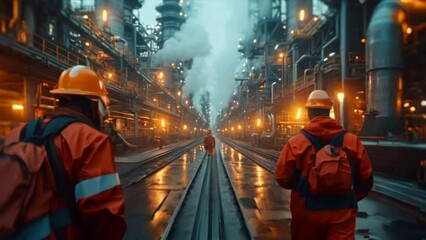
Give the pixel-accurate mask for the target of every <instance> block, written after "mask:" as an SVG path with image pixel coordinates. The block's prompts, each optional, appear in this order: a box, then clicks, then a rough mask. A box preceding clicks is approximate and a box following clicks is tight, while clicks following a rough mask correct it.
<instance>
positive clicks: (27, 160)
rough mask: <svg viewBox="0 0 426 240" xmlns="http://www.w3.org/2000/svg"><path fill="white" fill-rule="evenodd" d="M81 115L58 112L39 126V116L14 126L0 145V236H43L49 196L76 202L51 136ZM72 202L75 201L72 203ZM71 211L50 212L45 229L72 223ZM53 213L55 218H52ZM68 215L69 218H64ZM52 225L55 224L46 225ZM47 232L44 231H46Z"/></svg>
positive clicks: (27, 237)
mask: <svg viewBox="0 0 426 240" xmlns="http://www.w3.org/2000/svg"><path fill="white" fill-rule="evenodd" d="M76 121H80V122H81V121H82V120H81V119H78V118H75V117H70V116H60V117H56V118H53V119H52V120H50V121H49V123H48V124H47V125H46V126H45V127H43V128H42V124H43V120H42V119H41V118H39V119H36V120H32V121H30V122H29V123H28V124H27V125H25V126H24V127H19V128H15V129H14V130H12V132H11V134H10V136H9V137H8V138H7V139H6V141H5V143H4V145H3V146H1V147H0V189H1V191H0V192H1V193H0V239H3V238H4V237H6V238H7V239H9V238H10V239H29V238H33V239H34V238H37V239H42V238H44V237H46V236H48V235H49V234H50V231H43V230H41V229H45V227H46V226H45V225H43V224H41V225H39V223H46V221H45V218H46V215H49V214H48V213H49V210H50V203H51V199H52V198H53V197H54V196H55V197H63V198H66V199H68V201H69V202H70V201H72V202H70V207H71V208H73V207H76V206H75V200H74V195H73V193H72V191H71V187H70V184H69V182H68V179H67V174H66V172H65V169H64V166H63V163H62V162H61V161H60V160H59V157H58V155H57V152H56V147H55V145H54V143H53V138H54V137H55V136H56V135H57V134H58V133H59V132H61V130H62V129H64V128H65V127H66V126H68V125H69V124H70V123H72V122H76ZM73 203H74V205H73ZM73 212H74V211H73V210H70V209H68V210H67V211H66V212H64V214H65V215H66V216H64V215H60V216H53V215H55V214H50V216H49V220H50V223H49V221H47V224H48V225H47V226H48V229H50V230H55V228H61V227H63V226H65V225H68V224H70V223H71V219H72V218H73V216H71V215H72V213H73ZM55 217H56V218H57V219H55ZM66 219H68V220H69V221H66ZM49 225H55V226H49ZM46 234H47V235H46Z"/></svg>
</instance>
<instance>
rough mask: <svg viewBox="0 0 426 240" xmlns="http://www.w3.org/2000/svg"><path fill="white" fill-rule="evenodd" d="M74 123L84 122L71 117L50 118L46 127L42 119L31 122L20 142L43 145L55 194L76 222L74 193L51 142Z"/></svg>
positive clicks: (22, 133)
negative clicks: (51, 173) (62, 199)
mask: <svg viewBox="0 0 426 240" xmlns="http://www.w3.org/2000/svg"><path fill="white" fill-rule="evenodd" d="M74 122H85V121H84V120H83V119H80V118H77V117H73V116H58V117H54V118H52V119H51V120H50V121H49V122H48V123H47V125H46V126H44V127H42V124H43V119H42V118H38V119H35V120H32V121H30V122H29V123H28V124H27V125H26V126H25V128H24V129H23V131H22V132H21V141H26V142H33V143H35V144H38V145H42V144H44V146H45V149H46V154H47V158H48V160H49V163H50V166H51V169H52V172H53V175H54V177H55V181H56V194H57V196H58V197H61V198H65V199H67V200H68V203H69V206H70V209H71V211H70V213H71V216H72V218H73V219H75V220H77V222H78V216H77V215H76V213H77V205H76V201H75V195H74V191H73V188H72V187H71V184H70V182H69V181H68V174H67V172H66V170H65V167H64V164H63V162H62V161H61V159H60V157H59V155H58V152H57V149H56V146H55V143H54V142H53V139H54V137H55V136H56V135H57V134H59V133H60V132H61V131H62V130H63V129H64V128H66V127H67V126H68V125H70V124H71V123H74Z"/></svg>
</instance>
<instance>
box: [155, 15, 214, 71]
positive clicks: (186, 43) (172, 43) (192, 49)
mask: <svg viewBox="0 0 426 240" xmlns="http://www.w3.org/2000/svg"><path fill="white" fill-rule="evenodd" d="M211 48H212V47H211V45H210V43H209V39H208V33H207V32H206V30H205V29H204V28H203V26H202V25H201V24H200V22H198V21H196V19H191V18H189V19H188V20H187V21H186V22H185V23H184V24H183V25H182V26H181V29H180V31H179V32H176V33H175V35H174V36H173V37H172V38H170V39H168V40H167V41H166V42H164V46H163V48H162V49H160V50H159V51H158V52H156V53H155V55H154V56H153V60H154V62H159V63H164V64H170V63H172V62H176V61H177V60H179V61H186V60H190V59H192V58H195V57H200V56H207V55H208V54H209V53H210V50H211Z"/></svg>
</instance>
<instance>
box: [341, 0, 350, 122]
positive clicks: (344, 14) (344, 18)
mask: <svg viewBox="0 0 426 240" xmlns="http://www.w3.org/2000/svg"><path fill="white" fill-rule="evenodd" d="M340 21H341V24H340V62H341V69H342V70H341V81H342V82H341V83H342V86H341V87H342V91H343V92H344V93H346V92H347V89H345V80H346V78H347V75H348V51H347V48H348V46H347V44H348V39H347V36H348V34H347V31H348V30H349V29H348V26H347V22H348V0H342V1H341V3H340ZM345 95H346V97H345V98H343V99H342V102H340V105H341V107H340V109H341V111H340V113H339V115H340V123H341V124H342V126H343V127H344V128H346V129H347V128H348V121H347V119H348V108H347V96H348V94H347V93H346V94H345Z"/></svg>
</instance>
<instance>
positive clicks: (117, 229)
mask: <svg viewBox="0 0 426 240" xmlns="http://www.w3.org/2000/svg"><path fill="white" fill-rule="evenodd" d="M55 115H70V116H77V117H80V118H82V119H86V118H85V117H84V116H83V115H81V114H79V113H77V112H74V111H72V110H69V109H57V110H56V111H55V112H54V113H53V114H52V115H51V116H48V118H47V119H45V122H47V121H49V117H53V116H55ZM87 121H88V122H90V121H89V120H87ZM54 143H55V145H56V149H57V151H58V156H59V158H60V159H61V160H62V162H63V163H64V168H65V170H66V172H67V173H68V180H69V182H70V186H71V188H72V190H73V191H74V193H75V200H76V205H77V211H78V212H77V213H76V216H77V220H74V221H72V222H71V220H69V219H70V218H69V214H65V215H64V214H63V213H64V212H66V211H63V210H64V209H67V208H69V206H70V205H69V204H68V201H67V200H66V199H64V198H54V199H52V201H51V207H50V214H46V215H45V216H44V217H42V218H40V219H43V222H40V221H39V223H37V224H39V225H37V226H42V227H38V228H37V229H36V230H35V229H34V228H31V229H28V230H27V231H26V232H28V233H29V234H35V232H38V233H40V231H42V232H44V233H43V234H45V236H46V237H43V238H45V239H58V236H57V234H56V233H57V232H55V231H54V230H53V227H54V226H55V225H58V224H60V225H61V226H64V227H63V228H62V229H60V232H61V233H62V235H63V236H64V238H65V239H123V237H124V234H125V231H126V228H127V225H126V222H125V219H124V197H123V192H122V189H121V186H120V181H119V178H118V174H117V170H116V166H115V161H114V153H113V148H112V144H111V140H110V139H109V137H108V135H106V134H104V133H102V132H100V131H98V130H96V129H94V128H92V127H90V126H89V125H87V124H85V123H81V122H75V123H71V124H70V125H69V126H67V127H66V128H65V129H64V130H62V132H61V133H60V134H58V135H57V136H56V137H55V138H54ZM52 180H53V181H54V178H53V177H52ZM37 210H38V209H31V211H34V214H35V215H37V214H38V213H36V212H37ZM52 214H62V215H60V216H62V217H60V218H59V219H61V221H60V222H59V223H55V222H52V219H50V217H51V215H52ZM36 236H40V235H36ZM29 238H30V239H32V237H31V235H29Z"/></svg>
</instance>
